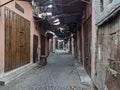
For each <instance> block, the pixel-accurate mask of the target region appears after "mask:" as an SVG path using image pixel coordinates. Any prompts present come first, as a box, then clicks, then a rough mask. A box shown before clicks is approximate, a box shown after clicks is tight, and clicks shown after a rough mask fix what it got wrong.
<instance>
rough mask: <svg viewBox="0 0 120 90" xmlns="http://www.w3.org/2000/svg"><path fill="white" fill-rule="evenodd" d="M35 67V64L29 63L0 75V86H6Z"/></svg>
mask: <svg viewBox="0 0 120 90" xmlns="http://www.w3.org/2000/svg"><path fill="white" fill-rule="evenodd" d="M36 66H37V64H36V63H35V64H31V63H29V64H27V65H24V66H21V67H19V68H17V69H14V70H12V71H9V72H7V73H3V74H1V75H0V85H1V86H4V85H6V84H8V83H9V82H11V81H12V80H15V79H16V78H18V77H20V76H21V75H23V74H24V73H25V72H27V71H29V70H31V69H32V68H34V67H36Z"/></svg>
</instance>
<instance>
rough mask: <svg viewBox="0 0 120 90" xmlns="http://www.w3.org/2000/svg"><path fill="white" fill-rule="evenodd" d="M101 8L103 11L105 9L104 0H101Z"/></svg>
mask: <svg viewBox="0 0 120 90" xmlns="http://www.w3.org/2000/svg"><path fill="white" fill-rule="evenodd" d="M100 9H101V12H102V11H103V10H104V3H103V0H100Z"/></svg>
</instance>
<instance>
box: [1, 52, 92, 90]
mask: <svg viewBox="0 0 120 90" xmlns="http://www.w3.org/2000/svg"><path fill="white" fill-rule="evenodd" d="M0 90H87V89H85V88H83V89H82V85H81V82H80V78H79V74H78V71H77V69H76V68H75V65H74V62H73V57H72V55H71V54H58V53H57V54H52V55H50V56H49V57H48V64H47V65H46V66H44V67H40V66H37V67H35V68H33V69H32V70H30V71H28V72H27V73H25V74H24V75H22V76H20V77H19V78H17V79H16V80H14V81H12V82H11V83H9V84H7V85H5V86H0ZM88 90H90V89H88Z"/></svg>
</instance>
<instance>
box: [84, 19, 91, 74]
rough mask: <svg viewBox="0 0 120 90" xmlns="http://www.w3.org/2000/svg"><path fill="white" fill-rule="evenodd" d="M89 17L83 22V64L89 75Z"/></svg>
mask: <svg viewBox="0 0 120 90" xmlns="http://www.w3.org/2000/svg"><path fill="white" fill-rule="evenodd" d="M90 48H91V17H89V18H88V20H87V21H86V22H85V23H84V58H85V59H84V65H85V69H86V71H87V73H88V74H89V75H91V50H90Z"/></svg>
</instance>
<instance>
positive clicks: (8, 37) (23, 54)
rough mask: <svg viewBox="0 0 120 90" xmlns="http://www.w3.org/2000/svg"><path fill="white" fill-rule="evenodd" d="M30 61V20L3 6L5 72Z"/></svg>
mask: <svg viewBox="0 0 120 90" xmlns="http://www.w3.org/2000/svg"><path fill="white" fill-rule="evenodd" d="M29 62H30V22H29V21H28V20H26V19H25V18H23V17H21V16H20V15H18V14H16V13H14V12H13V11H11V10H10V9H8V8H5V72H7V71H10V70H12V69H15V68H17V67H20V66H22V65H25V64H27V63H29Z"/></svg>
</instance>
